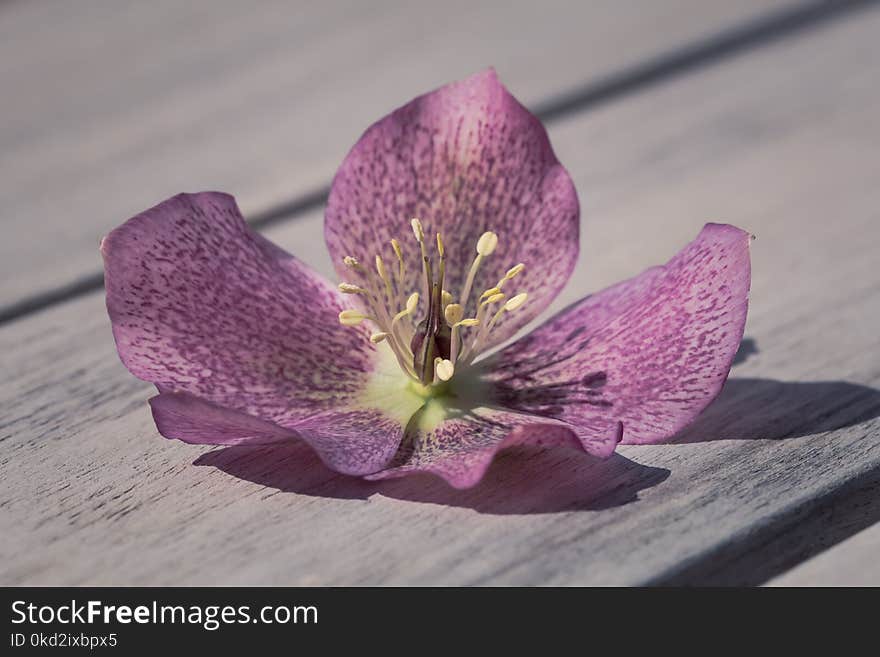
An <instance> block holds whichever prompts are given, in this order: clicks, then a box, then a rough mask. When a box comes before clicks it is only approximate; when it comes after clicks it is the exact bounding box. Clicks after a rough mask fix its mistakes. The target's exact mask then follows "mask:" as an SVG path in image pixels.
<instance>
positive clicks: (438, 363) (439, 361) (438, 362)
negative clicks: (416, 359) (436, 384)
mask: <svg viewBox="0 0 880 657" xmlns="http://www.w3.org/2000/svg"><path fill="white" fill-rule="evenodd" d="M434 374H436V375H437V378H438V379H440V380H441V381H449V379H451V378H452V375H453V374H455V365H453V364H452V361H451V360H446V359H443V358H435V359H434Z"/></svg>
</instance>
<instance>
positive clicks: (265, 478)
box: [193, 443, 670, 515]
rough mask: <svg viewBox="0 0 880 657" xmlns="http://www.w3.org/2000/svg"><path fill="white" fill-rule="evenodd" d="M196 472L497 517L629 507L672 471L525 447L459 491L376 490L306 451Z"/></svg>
mask: <svg viewBox="0 0 880 657" xmlns="http://www.w3.org/2000/svg"><path fill="white" fill-rule="evenodd" d="M193 465H197V466H210V467H215V468H217V469H218V470H221V471H223V472H225V473H227V474H229V475H232V476H234V477H237V478H239V479H243V480H246V481H250V482H253V483H256V484H259V485H261V486H266V487H268V488H274V489H277V490H278V491H280V492H283V493H298V494H301V495H309V496H313V497H326V498H333V499H360V500H366V499H368V498H369V497H370V496H372V495H375V494H379V495H382V496H385V497H389V498H394V499H399V500H406V501H410V502H423V503H429V504H438V505H443V506H453V507H460V508H467V509H473V510H474V511H477V512H479V513H485V514H491V515H511V514H517V515H522V514H542V513H558V512H562V511H598V510H601V509H607V508H612V507H617V506H622V505H624V504H628V503H630V502H633V501H635V500H637V499H638V496H639V492H640V491H642V490H645V489H647V488H651V487H652V486H656V485H657V484H659V483H661V482H662V481H664V480H665V479H666V478H667V477H669V474H670V472H669V470H667V469H665V468H655V467H649V466H644V465H641V464H639V463H636V462H635V461H632V460H630V459H627V458H625V457H623V456H620V455H614V456H612V457H611V458H610V459H608V460H606V461H601V460H599V459H596V458H593V457H591V456H589V455H587V454H583V453H580V452H576V451H573V450H568V449H540V448H531V447H518V448H514V449H509V450H505V451H503V452H502V453H501V454H499V456H498V457H497V458H496V459H495V461H494V462H493V463H492V465H491V467H490V468H489V470H488V472H487V473H486V475H485V477H484V478H483V480H482V481H481V482H480V483H479V484H478V485H477V486H475V487H473V488H470V489H467V490H456V489H454V488H451V487H450V486H449V485H448V484H446V483H445V482H444V481H442V480H441V479H439V478H437V477H433V476H430V475H413V476H409V477H405V478H401V479H392V480H386V481H378V482H370V481H366V480H363V479H359V478H357V477H347V476H345V475H339V474H336V473H334V472H332V471H330V470H329V469H327V468H326V467H325V466H324V465H323V464H322V463H321V461H320V460H319V459H318V457H317V456H316V455H315V454H314V452H312V450H311V449H310V448H309V447H307V446H306V445H304V444H300V443H290V444H284V445H273V446H267V447H263V448H258V449H254V448H246V447H226V448H223V449H218V450H214V451H211V452H208V453H206V454H203V455H202V456H200V457H199V458H197V459H196V460H195V461H194V462H193Z"/></svg>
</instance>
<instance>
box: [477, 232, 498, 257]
mask: <svg viewBox="0 0 880 657" xmlns="http://www.w3.org/2000/svg"><path fill="white" fill-rule="evenodd" d="M497 246H498V235H496V234H495V233H493V232H492V231H486V232H485V233H483V234H482V235H480V239H478V240H477V253H478V254H479V255H481V256H483V257H484V258H485V257H487V256H490V255H492V252H493V251H494V250H495V248H496V247H497Z"/></svg>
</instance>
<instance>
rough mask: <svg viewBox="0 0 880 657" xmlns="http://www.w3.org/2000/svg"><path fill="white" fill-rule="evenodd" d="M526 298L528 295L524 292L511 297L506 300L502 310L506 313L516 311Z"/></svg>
mask: <svg viewBox="0 0 880 657" xmlns="http://www.w3.org/2000/svg"><path fill="white" fill-rule="evenodd" d="M528 298H529V295H528V294H527V293H526V292H522V293H521V294H517V295H516V296H515V297H511V298H510V299H508V300H507V303H505V304H504V310H506V311H508V312H510V311H511V310H516V309H517V308H519V307H520V306H522V305H523V304H524V303H525V302H526V299H528Z"/></svg>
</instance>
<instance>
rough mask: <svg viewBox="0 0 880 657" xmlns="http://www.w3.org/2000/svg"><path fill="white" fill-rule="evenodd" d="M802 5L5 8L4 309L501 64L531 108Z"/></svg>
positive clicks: (0, 252)
mask: <svg viewBox="0 0 880 657" xmlns="http://www.w3.org/2000/svg"><path fill="white" fill-rule="evenodd" d="M792 4H796V3H794V2H793V0H788V1H787V2H783V1H782V0H745V1H743V2H736V3H731V2H724V1H723V0H712V1H711V2H706V1H705V0H702V1H699V0H664V1H663V2H650V3H639V5H638V10H637V11H634V10H633V7H632V4H631V3H627V2H625V3H620V2H616V1H613V0H594V1H592V2H579V1H574V0H567V1H566V0H549V1H547V2H540V3H535V2H530V1H529V2H527V1H525V0H523V1H519V0H517V1H515V2H510V1H507V0H505V1H503V2H502V1H501V0H497V1H490V2H473V1H472V0H449V1H445V2H427V1H419V2H401V1H399V0H377V1H375V2H369V3H363V2H341V1H338V0H337V1H332V2H289V1H287V0H261V1H260V2H256V3H251V2H248V3H240V2H231V1H229V0H223V1H222V2H218V1H215V0H210V1H209V0H198V1H195V2H186V3H181V2H174V1H173V0H157V1H155V2H134V1H130V2H118V1H116V0H83V1H81V2H77V3H76V6H75V7H74V6H72V5H71V4H70V3H65V2H60V1H55V2H28V3H11V4H4V5H3V6H0V88H2V89H4V90H7V93H4V98H3V121H2V122H0V207H2V208H3V211H2V217H3V228H4V231H5V234H6V237H7V238H6V239H5V240H3V242H2V244H0V310H3V309H4V308H8V307H17V306H18V305H20V304H21V303H22V302H23V301H24V300H25V299H28V298H30V297H32V296H34V295H38V294H41V293H45V292H47V291H51V290H54V289H56V288H59V287H60V288H64V286H67V285H74V286H75V285H76V284H77V283H78V282H81V281H82V280H83V277H86V279H89V277H91V279H89V280H94V279H95V276H96V275H97V273H98V272H99V271H100V262H99V260H98V259H97V255H96V251H95V248H94V246H95V244H96V243H97V241H98V240H99V239H100V237H101V236H102V235H103V234H105V233H106V232H107V231H108V230H110V229H111V228H112V227H113V226H115V225H117V224H118V223H120V222H121V221H123V220H125V219H126V218H128V217H130V216H132V215H133V214H134V213H136V212H139V211H141V210H142V209H144V208H146V207H149V206H150V205H152V204H154V203H155V202H156V201H157V200H158V199H162V198H166V197H168V196H170V195H172V194H174V193H177V192H179V191H184V190H197V189H224V190H228V191H230V192H233V193H235V194H236V196H237V197H238V198H239V200H240V202H241V204H242V207H243V208H244V209H245V211H246V212H248V213H250V214H255V213H260V212H263V211H266V210H268V209H271V208H274V207H276V206H278V205H279V204H283V203H285V202H287V201H290V200H291V199H295V198H297V197H299V196H302V195H304V194H306V195H307V194H310V193H311V192H313V191H314V190H316V189H321V188H323V187H324V186H325V185H326V184H328V183H329V181H330V178H331V176H332V174H333V172H334V170H335V168H336V166H338V164H339V162H340V161H341V160H342V157H343V156H344V154H345V152H346V150H347V149H348V148H349V147H350V146H351V144H353V143H354V141H355V140H356V139H357V137H358V136H359V134H360V133H361V132H362V131H363V130H364V129H365V128H366V127H367V125H369V123H370V122H372V121H374V120H375V119H377V118H378V117H380V116H381V115H383V114H384V113H386V112H387V111H389V110H390V109H392V108H393V107H395V106H397V105H399V104H401V103H402V102H405V101H406V100H409V98H411V97H412V96H414V95H416V94H418V93H421V92H424V91H427V90H428V89H430V88H432V87H435V86H438V85H440V84H442V83H444V82H447V81H449V80H453V79H457V78H461V77H464V76H466V75H469V74H471V73H473V72H475V71H476V70H480V69H482V68H484V67H486V66H488V65H490V64H494V65H495V66H497V68H498V70H499V72H500V74H501V75H502V77H503V78H504V79H505V81H506V82H508V83H509V85H510V86H511V88H512V89H513V90H514V91H515V92H516V93H517V95H518V96H519V97H520V98H521V99H522V100H523V101H525V102H526V103H530V104H534V103H537V102H539V101H543V100H546V99H547V98H548V97H552V96H554V95H555V94H558V93H561V92H564V91H566V90H568V89H570V88H571V87H573V86H579V85H581V84H584V83H585V82H589V81H590V80H592V79H596V78H601V77H603V76H605V75H606V74H608V73H610V72H612V71H615V70H618V69H621V68H625V67H627V66H631V65H634V64H636V63H639V62H641V61H643V60H647V59H650V58H651V56H653V55H656V54H657V53H660V52H664V51H666V50H668V49H672V48H675V47H677V46H679V45H680V44H682V43H684V42H686V41H688V40H692V39H695V38H698V37H702V36H706V35H710V34H713V33H715V32H716V31H718V30H722V29H723V28H725V27H728V26H730V25H732V24H738V23H739V22H742V21H745V20H747V19H749V18H752V17H755V16H757V15H763V14H764V13H766V12H768V11H771V10H774V9H778V8H780V7H786V6H789V5H792ZM10 90H11V92H10ZM72 282H73V283H72Z"/></svg>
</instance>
